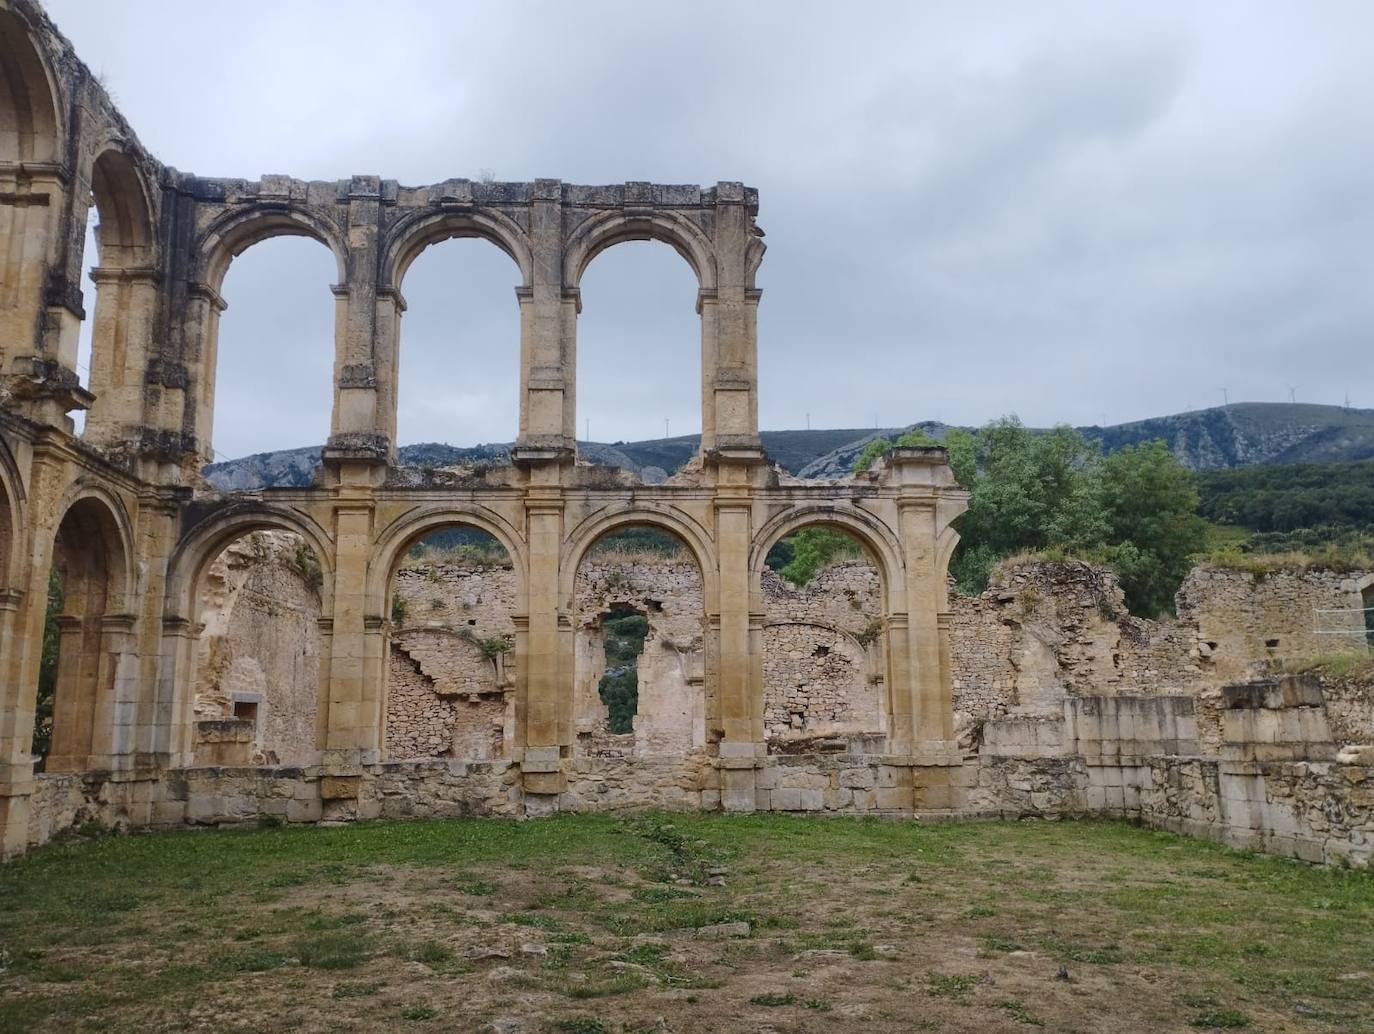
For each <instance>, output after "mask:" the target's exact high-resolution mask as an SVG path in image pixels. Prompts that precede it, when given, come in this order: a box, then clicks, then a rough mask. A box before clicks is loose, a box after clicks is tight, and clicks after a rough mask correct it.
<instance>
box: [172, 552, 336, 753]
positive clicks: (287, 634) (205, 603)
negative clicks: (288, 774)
mask: <svg viewBox="0 0 1374 1034" xmlns="http://www.w3.org/2000/svg"><path fill="white" fill-rule="evenodd" d="M303 547H304V543H303V542H302V541H301V539H300V538H298V537H297V536H294V535H288V534H284V533H280V532H255V533H253V534H251V535H248V536H246V537H244V538H242V539H239V540H238V541H237V542H235V543H234V544H233V545H231V546H229V547H228V548H227V549H226V550H225V551H224V552H223V553H221V554H220V556H219V557H218V558H216V559H215V561H214V562H213V563H212V564H211V565H210V568H209V570H208V572H207V574H206V577H205V582H204V586H205V587H204V589H203V591H202V595H201V608H200V614H201V619H202V621H203V622H204V625H205V630H204V632H203V633H202V634H201V638H200V643H199V647H198V650H199V656H198V664H197V669H196V671H197V681H196V694H195V701H194V710H195V715H196V717H197V719H200V720H202V721H212V722H213V721H215V720H219V719H224V718H232V717H234V713H235V712H234V709H235V705H236V704H237V705H240V706H241V707H242V706H243V705H250V706H251V705H256V712H257V715H256V723H255V727H254V729H253V733H252V739H251V747H250V748H249V749H248V752H247V754H248V756H247V757H245V758H243V759H242V760H244V761H249V760H253V761H257V762H260V763H264V764H302V763H306V762H308V761H309V760H310V759H311V757H312V755H313V753H314V752H315V751H316V750H317V749H318V747H317V744H316V738H317V731H316V716H317V712H318V696H319V685H320V661H319V653H320V650H319V619H320V597H319V593H318V591H317V588H316V585H315V583H314V581H313V579H312V577H311V574H310V571H309V569H308V567H307V566H306V565H304V564H302V562H301V561H302V557H301V554H299V553H298V550H300V549H302V548H303ZM206 732H207V734H208V730H207V731H206ZM208 742H209V741H208V740H206V739H205V736H204V735H201V736H199V737H198V744H197V752H198V757H199V759H200V760H202V761H203V762H205V763H213V762H215V761H217V760H218V758H217V757H215V756H212V753H207V752H204V751H202V749H201V745H202V744H207V743H208Z"/></svg>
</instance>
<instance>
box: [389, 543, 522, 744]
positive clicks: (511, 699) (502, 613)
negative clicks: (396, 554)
mask: <svg viewBox="0 0 1374 1034" xmlns="http://www.w3.org/2000/svg"><path fill="white" fill-rule="evenodd" d="M516 592H517V579H516V572H515V567H514V564H513V562H512V559H511V556H510V553H509V552H508V551H507V550H506V548H505V546H503V545H502V544H501V543H500V541H499V540H497V539H496V538H495V537H494V536H493V535H491V534H490V533H489V532H486V531H484V530H482V529H480V528H475V527H472V526H470V525H465V524H462V523H453V524H447V525H442V526H439V527H430V528H428V529H426V531H424V532H423V533H421V535H420V536H418V537H417V538H416V539H415V540H414V541H413V543H412V544H411V545H409V546H408V547H407V548H405V549H403V550H401V552H400V558H399V561H398V563H397V565H396V570H395V571H394V572H393V573H392V576H391V579H390V587H389V591H388V606H389V617H390V646H389V649H388V658H387V693H386V730H385V743H386V757H387V758H388V759H390V760H393V761H405V760H411V759H415V758H433V757H444V758H456V759H460V760H464V761H488V760H493V759H497V758H502V757H505V756H507V753H508V751H509V750H510V748H511V745H512V744H513V743H514V742H515V678H516V670H515V651H514V646H515V619H514V614H515V610H516Z"/></svg>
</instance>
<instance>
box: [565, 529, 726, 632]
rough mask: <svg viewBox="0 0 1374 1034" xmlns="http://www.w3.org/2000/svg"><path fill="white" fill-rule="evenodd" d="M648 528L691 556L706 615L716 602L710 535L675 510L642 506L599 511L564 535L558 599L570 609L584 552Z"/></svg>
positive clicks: (712, 544)
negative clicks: (619, 534)
mask: <svg viewBox="0 0 1374 1034" xmlns="http://www.w3.org/2000/svg"><path fill="white" fill-rule="evenodd" d="M646 524H647V525H650V526H651V527H655V528H659V529H661V530H663V531H666V532H668V533H669V534H671V535H673V536H674V537H676V538H677V539H679V540H681V542H682V543H683V545H685V546H686V547H687V550H688V552H690V553H691V554H692V559H693V560H695V561H696V564H697V567H698V568H699V569H700V571H701V579H702V589H703V593H704V596H705V600H706V607H707V610H708V612H709V611H711V610H712V609H713V608H714V601H715V599H716V583H717V578H716V566H717V565H716V555H715V544H714V543H713V541H712V539H711V535H710V534H709V533H708V532H707V531H706V529H705V528H703V527H702V526H701V525H700V524H698V523H697V522H696V521H695V520H694V519H693V518H692V517H690V516H688V515H687V514H685V513H683V512H682V511H681V510H678V509H677V508H675V507H669V506H657V505H654V504H642V505H639V506H636V507H633V508H631V509H628V510H616V511H615V512H613V513H605V512H601V511H598V512H597V513H594V514H592V515H591V516H589V517H587V518H586V519H584V520H583V521H582V522H581V523H579V524H578V525H577V526H576V527H574V528H573V529H572V530H571V531H570V532H569V533H568V535H567V537H566V539H565V540H564V543H563V553H562V557H561V558H560V560H559V574H558V577H559V586H558V598H559V600H560V601H562V603H563V604H564V606H566V607H568V608H569V609H571V607H572V606H573V594H574V593H573V582H574V579H575V578H576V577H577V569H578V567H580V566H581V565H582V561H583V559H584V558H585V557H586V555H587V550H589V549H591V548H592V546H594V545H596V543H597V541H598V540H599V539H602V538H604V537H605V536H606V535H608V534H610V533H611V532H613V531H616V530H618V529H622V528H631V527H635V526H637V525H646Z"/></svg>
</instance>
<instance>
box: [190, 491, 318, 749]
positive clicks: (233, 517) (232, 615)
mask: <svg viewBox="0 0 1374 1034" xmlns="http://www.w3.org/2000/svg"><path fill="white" fill-rule="evenodd" d="M264 531H265V532H285V533H288V534H291V535H294V536H296V537H297V538H298V539H299V540H300V541H301V542H303V543H304V544H305V546H306V548H308V549H309V550H310V552H311V553H313V554H314V558H315V560H316V561H317V562H318V563H319V578H318V584H308V583H306V584H305V587H304V588H303V589H302V588H300V586H301V584H302V583H301V581H300V579H299V578H296V577H295V575H296V574H299V575H301V576H304V574H305V572H304V571H303V570H301V569H299V568H297V567H296V566H295V565H292V567H293V577H292V578H291V580H290V581H288V582H281V581H280V580H278V581H276V582H271V579H272V578H273V577H276V578H278V579H280V576H281V575H280V565H279V564H278V565H273V564H271V563H268V564H260V563H258V561H257V560H250V561H248V562H247V563H246V564H245V563H244V562H243V561H242V560H240V561H239V562H238V567H237V568H235V567H234V561H233V560H226V566H225V567H224V568H223V569H222V570H221V571H220V577H219V579H218V580H212V574H213V573H214V570H213V569H214V568H215V564H216V562H217V561H219V560H220V558H221V557H225V556H226V554H228V553H229V552H230V550H231V548H232V547H233V546H234V545H235V544H236V543H239V542H241V541H242V540H244V539H245V538H247V537H248V536H250V535H252V534H253V533H255V532H264ZM270 545H271V544H270V543H269V548H270ZM331 545H332V543H331V539H330V536H329V534H328V532H327V531H325V529H324V528H322V527H321V526H320V525H319V524H318V523H317V522H316V521H315V520H314V519H313V518H312V517H310V515H308V514H305V513H302V512H300V511H297V510H292V509H287V508H285V507H282V508H275V507H266V506H262V505H261V504H256V503H251V504H240V505H235V506H232V507H230V508H227V509H224V510H221V511H219V512H217V513H214V514H211V515H210V516H208V517H206V518H205V519H203V520H202V521H200V522H199V523H198V524H196V525H195V526H194V527H192V528H191V529H190V530H189V531H187V532H186V533H185V534H184V535H183V536H182V538H181V541H180V542H179V543H178V545H177V548H176V549H175V551H174V552H173V554H172V558H171V561H170V563H169V565H168V579H167V590H166V596H165V601H164V610H163V636H164V638H163V651H164V655H165V656H166V657H167V659H168V660H167V662H166V663H167V664H168V665H169V666H172V669H169V671H166V672H164V678H169V677H170V688H169V689H168V690H167V691H166V695H167V696H168V697H170V698H171V700H172V711H173V714H174V715H175V716H176V717H175V719H174V721H173V729H172V744H173V748H172V749H173V753H175V754H178V755H180V756H182V757H183V758H184V759H185V760H186V761H188V762H190V763H197V764H200V763H206V764H246V763H248V761H249V760H251V759H252V758H254V757H258V758H259V759H260V760H272V759H274V758H275V759H276V760H277V761H280V762H283V763H289V764H302V763H306V762H308V760H309V759H310V758H311V757H312V756H313V751H314V750H315V749H316V748H317V747H318V745H319V743H320V738H321V736H322V729H321V722H322V715H323V711H322V706H321V685H320V678H319V671H320V667H322V666H324V665H326V664H327V663H328V638H327V635H325V634H324V633H325V626H324V624H323V623H322V622H321V621H320V618H321V617H327V616H328V615H329V614H331V613H332V598H333V589H334V574H333V567H332V565H333V550H332V548H331ZM266 556H267V558H268V559H271V558H272V554H271V553H270V552H269V553H268V554H266ZM233 570H238V571H239V572H240V574H239V576H238V577H234V576H232V571H233ZM245 570H246V571H247V573H246V575H244V574H243V572H244V571H245ZM258 574H262V576H263V577H265V578H267V579H268V580H269V583H270V586H269V590H268V591H270V594H271V596H272V598H273V599H274V600H275V601H276V604H277V605H280V606H281V607H282V608H284V609H282V610H281V611H280V612H279V613H278V614H277V616H278V617H283V616H284V618H285V619H286V624H285V625H284V626H283V627H285V628H286V629H287V631H286V632H282V631H278V630H276V629H275V627H269V623H267V622H264V621H261V620H257V619H255V618H254V615H253V613H252V610H253V608H249V610H250V614H249V617H248V619H249V621H250V628H252V629H267V630H268V634H262V633H261V632H250V634H249V635H247V636H244V637H239V635H238V633H237V632H235V631H234V629H235V628H236V622H238V620H239V613H238V608H237V606H236V604H237V603H238V602H240V601H241V599H242V598H243V596H242V592H247V590H248V589H249V588H250V586H249V582H251V581H252V579H253V578H254V577H255V576H256V575H258ZM212 586H213V587H214V588H213V593H214V595H211V594H212V588H211V587H212ZM283 586H285V587H286V588H291V587H292V586H295V587H296V588H297V589H299V590H300V591H299V592H297V594H296V597H293V598H290V599H288V598H284V597H283ZM241 591H242V592H241ZM312 593H313V594H314V595H317V596H318V600H319V611H318V613H317V614H316V613H314V603H313V600H312V601H309V604H308V606H307V605H306V604H305V602H304V601H305V600H306V599H307V597H308V596H309V595H310V594H312ZM249 595H250V596H257V597H262V596H263V591H260V590H253V591H252V592H251V593H249ZM287 595H289V594H287ZM207 596H211V598H212V599H213V600H214V601H215V602H216V603H217V604H218V606H212V607H210V608H209V609H208V610H207V609H206V599H207ZM312 616H313V620H314V622H315V624H314V627H313V628H312V627H310V621H311V619H312ZM255 620H256V622H257V623H256V624H252V622H253V621H255ZM302 620H304V621H305V622H306V624H305V625H304V626H302V625H301V621H302ZM292 622H294V624H292ZM270 624H271V626H277V625H279V624H280V622H278V621H276V620H275V619H274V620H273V621H272V622H271V623H270ZM231 633H232V634H231ZM283 636H286V637H287V638H291V637H295V638H291V642H292V643H293V646H292V647H291V649H290V652H289V656H288V654H287V653H285V652H283V646H282V643H281V641H280V640H281V639H282V637H283ZM301 637H305V638H301ZM244 639H246V640H247V641H248V642H249V646H248V647H247V648H246V649H241V647H242V643H243V640H244ZM233 642H237V643H238V646H234V647H231V646H230V645H229V644H231V643H233ZM240 655H246V656H240ZM284 658H285V659H284ZM293 658H294V660H293ZM245 661H246V662H247V664H248V666H249V667H250V668H251V669H252V671H253V672H255V673H256V683H257V684H256V685H250V684H248V683H249V682H252V681H253V680H246V679H245V678H244V677H243V672H242V671H241V670H240V667H236V665H240V666H241V664H242V663H243V662H245ZM310 665H316V666H317V667H314V668H311V667H310ZM264 673H266V676H265V675H264ZM226 687H231V688H232V689H245V690H250V691H252V692H247V693H243V694H240V693H236V692H230V691H229V689H227V688H226ZM302 697H304V701H305V702H302V700H301V698H302ZM241 701H242V702H245V703H246V704H247V705H251V707H252V711H253V717H252V721H248V720H247V719H246V717H245V716H244V715H241V714H239V713H238V712H239V708H238V704H239V703H240V702H241ZM205 719H210V720H211V722H210V724H209V725H205V724H203V720H205ZM225 720H228V721H229V724H227V725H226V724H224V723H225ZM207 729H208V730H210V735H208V736H207V735H206V734H205V730H207ZM245 730H247V731H245Z"/></svg>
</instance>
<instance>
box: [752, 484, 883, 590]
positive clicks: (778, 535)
mask: <svg viewBox="0 0 1374 1034" xmlns="http://www.w3.org/2000/svg"><path fill="white" fill-rule="evenodd" d="M813 526H821V527H833V528H837V529H839V530H841V531H846V532H848V533H849V534H850V535H852V536H853V537H854V538H855V539H856V540H858V542H859V544H860V545H861V546H863V547H864V548H865V549H866V550H867V552H868V554H869V556H870V558H871V559H872V560H873V563H874V565H875V566H876V567H877V569H878V577H879V578H880V579H882V584H883V597H884V600H885V603H886V607H887V612H888V613H889V614H895V613H903V612H905V610H906V596H905V592H904V587H903V585H902V577H901V574H902V570H903V564H902V560H901V556H902V547H901V542H900V541H899V540H898V538H897V535H896V533H895V532H893V530H892V529H891V528H889V527H888V526H887V524H886V523H885V522H883V521H881V520H879V519H878V518H877V517H875V516H874V515H872V514H870V513H866V512H865V511H862V510H858V509H855V508H852V507H844V506H832V505H802V506H795V507H792V508H790V509H786V510H783V511H781V512H780V513H776V514H774V515H773V516H772V517H771V518H769V519H768V520H767V521H766V522H765V523H764V524H763V526H762V527H760V528H759V530H758V532H757V533H756V534H755V535H754V543H753V546H752V547H751V549H750V552H749V581H750V591H751V593H752V594H754V596H755V598H756V599H758V598H760V596H761V593H762V588H761V582H762V578H763V568H764V561H765V560H766V559H767V557H768V552H769V550H771V549H772V548H773V546H774V545H776V544H777V542H778V540H779V539H782V538H785V537H786V536H788V535H790V534H792V533H793V532H794V531H800V530H801V529H802V528H806V527H813Z"/></svg>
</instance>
